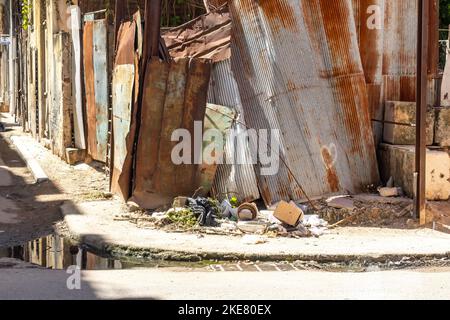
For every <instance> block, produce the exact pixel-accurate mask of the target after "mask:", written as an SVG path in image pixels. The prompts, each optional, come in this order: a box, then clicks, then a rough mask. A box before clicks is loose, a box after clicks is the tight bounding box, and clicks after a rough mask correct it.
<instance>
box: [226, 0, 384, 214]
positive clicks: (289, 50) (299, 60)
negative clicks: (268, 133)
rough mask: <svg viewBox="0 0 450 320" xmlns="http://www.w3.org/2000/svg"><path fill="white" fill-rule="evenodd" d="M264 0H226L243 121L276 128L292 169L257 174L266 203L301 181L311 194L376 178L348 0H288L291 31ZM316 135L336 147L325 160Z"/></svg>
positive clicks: (294, 192) (295, 190) (293, 195)
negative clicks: (329, 162) (271, 14)
mask: <svg viewBox="0 0 450 320" xmlns="http://www.w3.org/2000/svg"><path fill="white" fill-rule="evenodd" d="M264 3H265V5H269V4H268V2H267V3H266V2H264V1H255V0H253V1H251V0H246V1H237V0H234V1H230V3H229V7H230V13H231V15H232V19H233V34H234V35H235V37H233V43H232V49H233V55H232V65H233V71H234V73H235V76H236V78H237V82H238V86H239V91H240V93H241V96H242V102H243V107H244V108H243V109H244V113H245V118H246V121H247V123H248V124H249V126H250V127H252V128H257V129H278V130H280V131H281V132H280V133H281V150H280V153H281V154H282V155H283V157H284V159H285V162H286V163H287V165H288V166H289V167H290V169H291V170H290V171H292V174H293V176H294V177H295V181H292V180H293V179H289V172H288V170H287V169H286V168H285V167H283V166H280V170H279V172H278V174H276V175H275V176H269V177H262V176H259V177H258V179H259V186H260V190H262V191H261V193H262V195H263V198H264V201H265V202H266V204H268V205H269V206H270V205H272V204H273V203H274V202H277V201H279V200H304V194H303V193H302V192H301V189H302V188H303V189H304V191H305V193H306V194H308V196H309V197H315V196H323V195H326V194H331V193H335V192H345V191H346V190H349V191H351V190H353V191H352V192H358V191H361V190H360V186H362V185H368V184H371V183H377V182H378V179H379V177H378V171H377V169H376V168H377V162H376V155H375V146H374V141H373V138H372V131H371V122H370V113H369V102H368V93H367V88H366V80H365V76H364V71H363V66H362V63H361V58H360V52H359V47H358V38H357V33H356V25H355V21H354V16H353V11H352V6H351V2H350V1H349V0H337V1H327V0H301V1H298V2H289V7H290V12H291V14H292V15H293V19H289V21H292V22H293V23H294V24H295V27H294V28H295V29H297V30H302V32H292V28H291V27H290V26H283V24H282V23H281V22H280V21H279V19H278V18H275V22H274V20H271V18H269V17H268V16H267V12H269V11H270V10H267V8H268V7H266V12H264V9H263V6H264ZM270 6H271V9H272V10H275V11H278V12H281V11H282V10H283V8H286V6H285V3H284V2H283V3H281V2H278V1H272V4H270ZM272 6H273V7H272ZM261 39H264V41H261ZM299 52H301V53H302V54H299ZM247 70H249V72H247ZM318 141H319V142H320V141H327V143H329V144H330V148H331V146H332V147H333V148H335V149H336V157H337V158H338V159H332V160H333V162H332V163H333V165H332V166H331V165H324V164H323V161H324V160H323V159H322V158H323V156H325V159H327V160H330V159H329V157H327V156H329V155H328V154H324V155H323V154H322V153H323V151H322V147H323V146H322V145H321V144H320V143H318ZM346 155H350V156H348V157H347V156H346ZM257 172H258V174H259V173H260V171H259V170H257ZM297 181H298V182H299V183H300V184H301V186H298V185H297V183H296V182H297Z"/></svg>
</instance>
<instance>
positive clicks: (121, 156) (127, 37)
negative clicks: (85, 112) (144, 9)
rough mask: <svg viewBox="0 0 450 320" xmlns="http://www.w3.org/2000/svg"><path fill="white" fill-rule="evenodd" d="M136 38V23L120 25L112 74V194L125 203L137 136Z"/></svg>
mask: <svg viewBox="0 0 450 320" xmlns="http://www.w3.org/2000/svg"><path fill="white" fill-rule="evenodd" d="M135 36H136V25H135V23H134V22H125V23H123V24H122V25H121V27H120V31H119V37H118V51H117V57H116V64H115V67H114V74H113V87H112V94H113V136H114V157H113V160H112V162H113V163H112V165H113V172H112V179H111V190H112V192H113V193H116V194H118V195H120V196H121V197H122V198H123V199H124V200H128V198H129V196H130V193H131V191H130V184H131V175H132V162H133V153H132V151H133V150H132V146H133V143H134V134H133V132H130V130H131V129H132V128H133V126H134V124H133V123H132V121H133V118H132V114H134V113H133V111H132V105H133V103H134V101H133V86H134V84H135V82H134V81H135V77H136V72H137V70H136V68H135V64H136V62H135V50H134V48H135V41H134V40H135Z"/></svg>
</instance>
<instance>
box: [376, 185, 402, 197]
mask: <svg viewBox="0 0 450 320" xmlns="http://www.w3.org/2000/svg"><path fill="white" fill-rule="evenodd" d="M378 192H379V193H380V196H382V197H386V198H391V197H401V196H403V190H402V188H387V187H385V188H379V189H378Z"/></svg>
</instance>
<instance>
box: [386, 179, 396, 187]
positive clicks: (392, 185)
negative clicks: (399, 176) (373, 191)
mask: <svg viewBox="0 0 450 320" xmlns="http://www.w3.org/2000/svg"><path fill="white" fill-rule="evenodd" d="M394 187H395V186H394V178H393V177H390V178H389V180H388V182H387V183H386V188H394Z"/></svg>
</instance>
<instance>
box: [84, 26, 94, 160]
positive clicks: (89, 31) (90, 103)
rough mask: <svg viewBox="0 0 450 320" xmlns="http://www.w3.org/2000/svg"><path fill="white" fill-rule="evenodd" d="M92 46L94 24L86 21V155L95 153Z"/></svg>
mask: <svg viewBox="0 0 450 320" xmlns="http://www.w3.org/2000/svg"><path fill="white" fill-rule="evenodd" d="M93 46H94V22H93V21H88V22H86V24H85V25H84V32H83V54H84V78H85V93H86V114H87V140H88V153H89V154H90V155H93V154H96V153H97V143H96V136H97V134H96V111H95V83H94V81H95V80H94V77H95V75H94V50H93V49H94V48H93Z"/></svg>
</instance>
